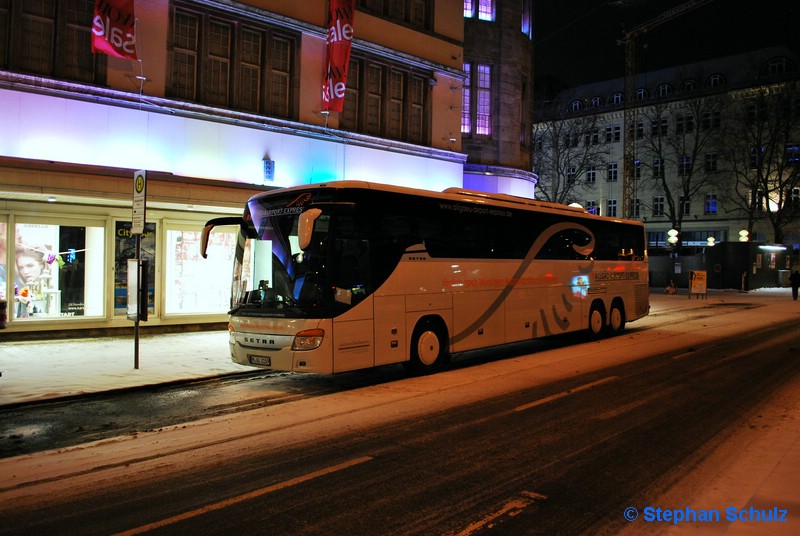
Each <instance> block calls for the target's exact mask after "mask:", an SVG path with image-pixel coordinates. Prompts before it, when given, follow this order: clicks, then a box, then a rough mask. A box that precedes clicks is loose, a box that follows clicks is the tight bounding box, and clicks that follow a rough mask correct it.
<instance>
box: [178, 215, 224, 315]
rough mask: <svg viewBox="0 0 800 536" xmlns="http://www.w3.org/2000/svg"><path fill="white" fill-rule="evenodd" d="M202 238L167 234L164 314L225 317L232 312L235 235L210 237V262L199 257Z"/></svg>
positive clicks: (219, 233)
mask: <svg viewBox="0 0 800 536" xmlns="http://www.w3.org/2000/svg"><path fill="white" fill-rule="evenodd" d="M200 234H201V233H200V232H199V231H184V230H169V231H167V249H166V251H167V253H166V255H167V262H166V270H167V274H166V275H167V277H166V281H167V285H166V286H167V288H166V289H165V295H166V308H165V311H166V312H167V313H168V314H171V313H175V314H181V313H184V314H185V313H226V312H227V311H228V310H229V309H230V304H231V302H230V299H231V285H230V274H231V270H232V269H233V255H234V253H235V250H236V233H233V232H222V231H215V232H213V233H211V236H210V238H209V243H208V258H207V259H204V258H202V256H201V255H200Z"/></svg>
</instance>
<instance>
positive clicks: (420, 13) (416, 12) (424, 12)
mask: <svg viewBox="0 0 800 536" xmlns="http://www.w3.org/2000/svg"><path fill="white" fill-rule="evenodd" d="M467 3H468V2H467V1H465V2H464V8H465V10H466V6H467ZM432 4H433V2H432V0H391V1H389V0H359V1H358V9H359V10H360V11H365V12H368V13H374V14H376V15H380V16H382V17H385V18H387V19H391V20H395V21H398V22H402V23H405V24H408V25H410V26H414V27H417V28H423V29H425V30H430V29H432V17H431V7H432Z"/></svg>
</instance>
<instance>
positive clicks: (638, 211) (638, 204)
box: [633, 198, 642, 218]
mask: <svg viewBox="0 0 800 536" xmlns="http://www.w3.org/2000/svg"><path fill="white" fill-rule="evenodd" d="M633 217H634V218H641V217H642V200H641V199H639V198H636V199H634V200H633Z"/></svg>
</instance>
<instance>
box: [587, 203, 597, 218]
mask: <svg viewBox="0 0 800 536" xmlns="http://www.w3.org/2000/svg"><path fill="white" fill-rule="evenodd" d="M586 212H588V213H589V214H595V215H599V214H600V209H599V208H598V207H597V201H587V202H586Z"/></svg>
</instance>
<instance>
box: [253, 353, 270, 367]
mask: <svg viewBox="0 0 800 536" xmlns="http://www.w3.org/2000/svg"><path fill="white" fill-rule="evenodd" d="M247 358H248V359H249V360H250V363H251V364H253V365H261V366H262V367H270V366H272V360H271V359H270V358H269V357H263V356H260V355H249V356H247Z"/></svg>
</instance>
